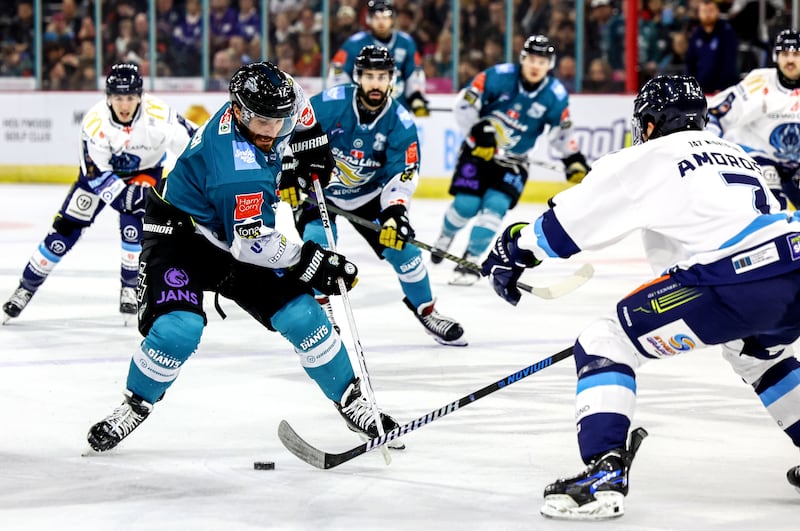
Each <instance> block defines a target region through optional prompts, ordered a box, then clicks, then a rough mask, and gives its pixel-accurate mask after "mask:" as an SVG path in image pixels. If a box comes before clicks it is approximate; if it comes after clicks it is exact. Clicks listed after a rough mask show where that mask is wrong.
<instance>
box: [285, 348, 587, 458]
mask: <svg viewBox="0 0 800 531" xmlns="http://www.w3.org/2000/svg"><path fill="white" fill-rule="evenodd" d="M570 356H572V347H569V348H566V349H564V350H562V351H561V352H559V353H557V354H553V355H552V356H549V357H547V358H545V359H543V360H540V361H537V362H536V363H534V364H533V365H529V366H527V367H525V368H524V369H521V370H519V371H516V372H513V373H511V374H509V375H508V376H506V377H504V378H502V379H500V380H498V381H496V382H494V383H491V384H489V385H487V386H486V387H483V388H481V389H478V390H477V391H473V392H472V393H470V394H468V395H466V396H463V397H461V398H459V399H458V400H455V401H453V402H450V403H449V404H447V405H445V406H442V407H440V408H439V409H434V410H433V411H431V412H430V413H428V414H427V415H423V416H421V417H419V418H417V419H414V420H412V421H411V422H408V423H406V424H405V425H403V426H401V427H399V428H395V429H394V430H392V431H390V432H389V433H386V434H385V435H382V436H379V437H375V438H374V439H371V440H369V441H367V442H365V443H363V444H361V445H359V446H356V447H355V448H351V449H350V450H347V451H345V452H342V453H340V454H329V453H327V452H324V451H322V450H319V449H317V448H314V447H313V446H311V445H310V444H308V443H307V442H306V441H305V440H303V438H302V437H300V436H299V435H298V434H297V432H295V431H294V429H292V427H291V426H290V425H289V423H288V422H286V421H285V420H282V421H281V423H280V425H279V426H278V438H279V439H280V440H281V442H282V443H283V445H284V446H285V447H286V449H287V450H289V451H290V452H292V453H293V454H294V455H295V456H297V457H298V458H299V459H301V460H302V461H305V462H306V463H308V464H309V465H311V466H315V467H317V468H321V469H323V470H327V469H328V468H333V467H336V466H339V465H341V464H342V463H346V462H348V461H350V460H351V459H355V458H356V457H358V456H360V455H362V454H365V453H367V452H369V451H372V450H374V449H376V448H380V447H382V446H383V445H385V444H386V443H388V442H390V441H393V440H395V439H398V438H400V437H402V436H403V435H405V434H407V433H410V432H412V431H414V430H417V429H419V428H422V427H423V426H426V425H427V424H430V423H431V422H433V421H434V420H437V419H440V418H442V417H444V416H445V415H449V414H450V413H452V412H454V411H458V410H459V409H461V408H463V407H465V406H468V405H470V404H471V403H473V402H475V401H477V400H480V399H481V398H483V397H484V396H486V395H490V394H492V393H494V392H495V391H499V390H500V389H504V388H506V387H508V386H509V385H511V384H513V383H516V382H518V381H520V380H522V379H523V378H527V377H528V376H530V375H531V374H534V373H537V372H539V371H541V370H543V369H546V368H547V367H549V366H551V365H553V364H554V363H558V362H559V361H561V360H563V359H566V358H569V357H570Z"/></svg>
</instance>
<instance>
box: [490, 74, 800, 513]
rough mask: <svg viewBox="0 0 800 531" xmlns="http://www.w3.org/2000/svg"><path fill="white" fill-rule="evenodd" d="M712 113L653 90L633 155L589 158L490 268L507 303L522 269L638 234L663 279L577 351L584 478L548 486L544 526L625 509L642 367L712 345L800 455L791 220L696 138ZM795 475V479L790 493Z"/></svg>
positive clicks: (746, 161) (637, 433)
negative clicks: (573, 182) (579, 177)
mask: <svg viewBox="0 0 800 531" xmlns="http://www.w3.org/2000/svg"><path fill="white" fill-rule="evenodd" d="M706 116H707V103H706V99H705V96H704V94H703V91H702V89H701V88H700V85H699V84H698V83H697V81H696V80H695V79H694V78H692V77H688V76H659V77H656V78H654V79H652V80H650V81H648V82H647V83H646V84H645V85H644V87H642V89H641V91H640V92H639V94H638V96H637V97H636V99H635V101H634V111H633V123H632V132H631V135H632V138H633V140H634V143H635V145H633V146H631V147H629V148H626V149H623V150H620V151H617V152H614V153H611V154H608V155H605V156H603V157H601V158H600V159H598V160H596V161H595V162H594V165H593V168H592V170H591V171H590V172H589V173H588V175H587V176H586V178H585V179H584V180H583V182H582V183H581V184H580V185H578V186H575V187H572V188H570V189H568V190H565V191H564V192H561V193H560V194H557V195H556V196H555V197H554V198H553V199H552V200H551V202H550V208H549V209H548V210H547V211H545V213H544V214H542V215H541V216H540V217H539V218H538V219H536V220H535V221H534V222H532V223H514V224H512V225H510V226H509V227H507V228H506V229H505V230H504V231H503V234H502V235H501V236H500V237H499V238H498V239H497V241H496V242H495V244H494V247H493V249H492V252H491V253H490V255H489V257H488V258H487V259H486V261H485V262H484V263H483V268H482V273H483V274H484V275H491V277H492V282H493V285H494V288H495V291H496V292H497V293H498V294H499V295H500V296H501V297H503V298H504V299H506V300H507V301H508V302H510V303H511V304H516V303H517V302H518V301H519V299H520V292H519V288H518V286H517V280H518V279H519V277H520V275H521V274H522V273H523V271H524V270H525V269H526V268H531V267H535V266H536V265H538V264H540V263H541V262H542V261H543V260H548V259H551V258H568V257H570V256H572V255H575V254H577V253H579V252H581V251H584V250H592V249H600V248H604V247H607V246H609V245H611V244H613V243H615V242H618V241H619V240H621V239H622V238H623V237H625V236H626V235H628V234H630V233H633V232H639V233H641V235H642V241H643V244H644V249H645V253H646V256H647V259H648V260H649V262H650V265H651V266H652V268H653V271H654V273H655V274H656V275H657V276H656V278H654V279H653V280H652V281H650V282H648V283H645V284H643V285H642V286H640V287H639V288H637V289H635V290H634V291H633V292H632V293H630V294H628V295H626V296H624V297H623V298H622V300H620V302H619V303H617V306H616V309H615V311H613V312H610V314H609V315H607V316H604V317H602V318H599V319H597V320H596V321H594V322H593V323H592V324H590V325H589V326H588V327H587V328H586V329H585V330H584V331H583V332H581V334H580V335H579V336H578V338H577V341H576V342H575V345H574V347H573V348H574V355H575V364H576V369H577V376H578V382H577V397H576V404H575V406H576V409H575V411H576V415H575V420H576V423H577V428H578V430H577V431H578V446H579V447H580V453H581V458H582V459H583V462H584V463H585V464H586V469H585V470H584V471H582V472H580V473H578V474H577V475H575V476H573V477H569V478H564V479H559V480H557V481H555V482H554V483H552V484H550V485H548V486H547V487H546V488H545V491H544V498H545V502H544V506H543V507H542V514H544V515H545V516H548V517H552V518H564V519H585V520H596V519H604V518H612V517H617V516H621V515H622V514H623V512H624V507H623V498H624V496H625V495H626V494H627V493H628V478H629V473H630V467H631V462H632V461H633V458H634V455H635V453H636V449H637V448H638V445H639V443H640V442H641V440H642V439H643V438H644V436H645V435H646V432H645V431H644V430H642V429H636V430H633V431H632V432H631V437H630V441H629V442H627V441H628V431H629V428H630V424H631V417H632V415H633V411H634V407H635V404H636V391H637V389H636V388H637V385H636V372H637V370H638V369H639V367H641V366H642V365H643V364H644V363H646V362H648V361H650V360H657V359H663V358H670V357H672V356H675V355H678V354H691V353H693V352H695V351H696V350H698V349H700V348H704V347H707V346H709V345H721V346H722V353H723V356H724V357H725V359H726V360H727V361H728V362H730V364H731V365H732V366H733V369H734V370H735V371H736V373H737V374H738V375H739V376H741V378H742V379H743V380H744V381H745V382H747V383H749V384H750V385H752V387H753V389H754V391H755V393H756V394H757V395H758V397H759V398H760V400H761V402H762V403H763V404H764V405H765V407H766V409H767V411H768V412H769V414H770V415H771V416H772V418H773V419H774V420H775V422H776V423H777V424H778V426H779V427H780V428H781V429H782V430H783V431H784V433H786V435H788V436H789V438H790V439H791V441H792V442H793V443H794V445H795V446H800V360H798V359H797V358H796V357H795V356H794V355H793V352H792V348H791V346H790V345H791V344H792V343H793V342H795V341H796V340H797V339H798V337H800V215H796V214H795V215H788V214H787V213H786V212H781V211H780V207H779V205H778V201H777V200H776V199H775V197H774V196H773V195H772V194H770V193H769V190H768V188H767V183H766V182H765V180H764V179H763V177H762V176H761V170H760V168H759V167H758V165H757V164H756V162H755V161H754V160H753V158H752V157H750V156H749V155H747V153H745V151H744V150H743V149H742V148H741V147H739V146H738V145H736V144H734V143H732V142H728V141H726V140H722V139H720V138H718V137H716V136H715V135H713V134H712V133H710V132H708V131H704V130H703V129H704V128H705V126H706V119H707V118H706ZM753 451H754V452H757V451H758V449H757V448H754V449H753ZM727 466H735V463H734V462H730V463H728V465H727ZM765 474H767V475H769V474H771V472H770V471H765ZM798 479H800V475H798V473H797V469H796V468H793V469H791V470H790V471H789V481H790V483H792V484H793V485H795V486H797V485H798V483H800V481H798Z"/></svg>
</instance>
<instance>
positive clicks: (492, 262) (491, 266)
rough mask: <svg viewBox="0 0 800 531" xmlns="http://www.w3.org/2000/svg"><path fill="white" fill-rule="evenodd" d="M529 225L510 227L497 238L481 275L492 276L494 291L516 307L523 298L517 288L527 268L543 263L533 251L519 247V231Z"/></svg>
mask: <svg viewBox="0 0 800 531" xmlns="http://www.w3.org/2000/svg"><path fill="white" fill-rule="evenodd" d="M527 225H528V224H527V223H514V224H513V225H510V226H508V227H507V228H506V230H504V231H503V234H501V235H500V237H498V238H497V241H495V243H494V246H493V247H492V251H491V252H490V253H489V256H488V257H486V260H484V262H483V264H482V265H481V275H483V276H485V277H486V276H490V275H491V277H492V286H494V291H495V292H496V293H497V294H498V295H500V296H501V297H503V298H504V299H505V300H506V301H508V302H509V303H511V305H513V306H516V305H517V303H518V302H519V299H520V298H521V297H522V294H521V293H520V291H519V288H518V287H517V281H518V280H519V277H520V276H521V275H522V272H523V271H525V269H526V268H529V267H536V266H537V265H539V264H541V263H542V261H541V260H538V259H537V258H536V257H535V256H534V255H533V253H532V252H531V251H526V250H524V249H520V248H519V247H518V246H517V238H519V231H521V230H522V228H523V227H525V226H527Z"/></svg>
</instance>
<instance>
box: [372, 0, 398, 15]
mask: <svg viewBox="0 0 800 531" xmlns="http://www.w3.org/2000/svg"><path fill="white" fill-rule="evenodd" d="M375 14H379V15H383V16H386V17H393V16H394V5H392V0H369V2H368V3H367V15H368V16H372V15H375Z"/></svg>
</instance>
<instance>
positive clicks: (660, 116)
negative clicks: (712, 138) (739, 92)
mask: <svg viewBox="0 0 800 531" xmlns="http://www.w3.org/2000/svg"><path fill="white" fill-rule="evenodd" d="M707 121H708V103H707V102H706V97H705V94H703V89H702V88H701V87H700V84H699V83H698V82H697V80H696V79H695V78H694V77H692V76H683V75H678V76H656V77H654V78H653V79H651V80H649V81H648V82H647V83H645V84H644V86H643V87H642V89H641V90H640V91H639V94H638V95H637V96H636V99H635V100H634V102H633V119H632V121H631V136H632V139H633V143H634V144H639V143H640V142H643V141H644V139H643V138H642V134H643V133H644V131H647V124H648V123H652V124H653V125H654V126H655V127H654V129H653V132H652V133H651V134H650V136H649V137H648V139H651V138H658V137H661V136H666V135H669V134H672V133H676V132H678V131H702V130H703V129H704V128H705V126H706V122H707Z"/></svg>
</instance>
